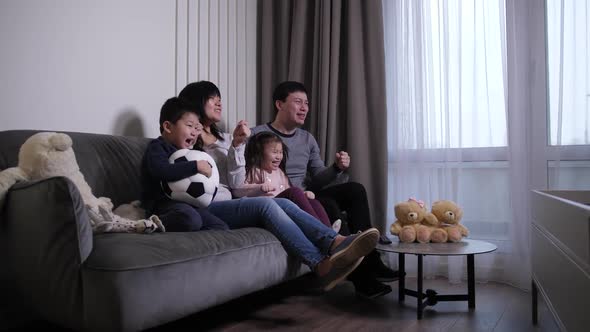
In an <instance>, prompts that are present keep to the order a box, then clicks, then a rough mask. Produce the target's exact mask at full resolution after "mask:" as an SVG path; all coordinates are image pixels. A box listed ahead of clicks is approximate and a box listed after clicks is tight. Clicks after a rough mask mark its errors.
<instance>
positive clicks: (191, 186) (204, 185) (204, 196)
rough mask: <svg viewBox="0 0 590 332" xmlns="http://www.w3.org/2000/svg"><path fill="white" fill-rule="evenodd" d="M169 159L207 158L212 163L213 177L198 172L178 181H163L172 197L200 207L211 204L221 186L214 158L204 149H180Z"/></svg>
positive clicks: (168, 194) (172, 161)
mask: <svg viewBox="0 0 590 332" xmlns="http://www.w3.org/2000/svg"><path fill="white" fill-rule="evenodd" d="M168 160H169V161H170V163H171V164H175V163H180V162H187V161H195V160H206V161H208V162H209V164H211V177H209V178H208V177H206V176H205V175H203V174H201V173H197V174H195V175H191V176H189V177H187V178H184V179H181V180H178V181H172V182H165V181H162V189H163V190H164V193H165V194H166V196H168V197H169V198H170V199H173V200H176V201H181V202H185V203H188V204H190V205H192V206H196V207H199V208H206V207H207V206H209V203H211V201H213V198H215V194H217V186H219V171H218V170H217V165H215V161H214V160H213V158H211V156H210V155H208V154H207V153H206V152H203V151H198V150H189V149H180V150H178V151H176V152H174V153H173V154H172V155H171V156H170V158H169V159H168Z"/></svg>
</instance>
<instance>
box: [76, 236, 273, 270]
mask: <svg viewBox="0 0 590 332" xmlns="http://www.w3.org/2000/svg"><path fill="white" fill-rule="evenodd" d="M248 247H276V248H278V249H280V248H282V245H281V244H280V242H279V241H278V239H277V238H276V237H274V236H273V235H272V234H271V233H270V232H268V231H266V230H263V229H260V228H243V229H238V230H230V231H200V232H166V233H152V234H133V233H110V234H97V235H95V236H94V248H93V250H92V252H91V254H90V256H89V257H88V259H87V261H86V263H85V267H86V268H90V269H98V270H111V271H118V270H121V271H123V270H133V269H145V268H150V267H156V266H161V265H167V264H175V263H180V262H187V261H192V260H200V259H203V258H207V257H210V256H219V255H223V254H225V253H228V252H232V251H236V250H243V249H244V248H248Z"/></svg>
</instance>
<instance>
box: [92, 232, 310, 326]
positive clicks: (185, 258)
mask: <svg viewBox="0 0 590 332" xmlns="http://www.w3.org/2000/svg"><path fill="white" fill-rule="evenodd" d="M306 272H309V268H308V267H307V266H305V265H303V264H301V263H300V262H299V261H298V260H296V259H294V258H293V257H292V256H289V255H287V252H286V251H285V250H284V248H283V246H282V245H281V243H280V242H279V241H278V240H277V239H276V237H274V236H273V235H272V234H271V233H270V232H268V231H266V230H264V229H261V228H243V229H238V230H231V231H200V232H187V233H172V232H167V233H154V234H101V235H95V237H94V248H93V250H92V253H91V254H90V256H89V257H88V259H87V260H86V262H84V266H83V270H82V278H83V280H84V286H83V287H84V306H85V308H84V312H85V319H84V320H85V325H86V326H87V327H91V328H90V329H91V330H96V331H107V330H125V331H127V330H128V331H136V330H143V329H146V328H149V327H152V326H157V325H160V324H163V323H166V322H170V321H172V320H176V319H179V318H181V317H184V316H187V315H190V314H191V313H194V312H197V311H200V310H203V309H205V308H208V307H211V306H214V305H217V304H220V303H224V302H226V301H229V300H231V299H234V298H237V297H240V296H242V295H245V294H249V293H252V292H255V291H259V290H262V289H265V288H267V287H270V286H274V285H277V284H279V283H281V282H284V281H287V280H289V279H293V278H295V277H297V276H299V275H302V274H304V273H306ZM105 317H108V319H105Z"/></svg>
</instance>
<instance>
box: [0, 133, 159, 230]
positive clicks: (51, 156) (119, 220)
mask: <svg viewBox="0 0 590 332" xmlns="http://www.w3.org/2000/svg"><path fill="white" fill-rule="evenodd" d="M56 176H64V177H67V178H68V179H70V180H71V181H72V182H73V183H74V184H75V185H76V187H77V188H78V191H79V192H80V195H81V196H82V199H83V201H84V204H85V205H86V207H87V209H88V213H89V216H90V220H91V223H92V229H93V230H94V232H136V233H152V232H155V231H162V232H163V231H164V230H165V229H164V226H163V225H162V222H161V221H160V219H159V218H158V217H157V216H151V217H150V218H148V219H140V220H130V219H127V218H123V217H120V216H118V215H116V214H114V213H113V203H112V202H111V200H110V199H109V198H107V197H96V196H94V195H93V194H92V189H91V188H90V186H89V185H88V183H87V182H86V180H85V179H84V175H83V174H82V172H80V168H79V166H78V162H77V161H76V156H75V154H74V150H73V149H72V139H71V138H70V136H68V135H66V134H62V133H54V132H41V133H37V134H35V135H33V136H31V137H29V138H28V139H27V140H26V141H25V143H23V145H22V146H21V148H20V151H19V154H18V167H12V168H9V169H6V170H3V171H2V172H1V173H0V202H1V200H2V198H3V197H4V195H5V194H6V192H7V191H8V189H9V188H10V187H11V186H12V185H14V184H15V183H16V182H20V181H35V180H41V179H46V178H50V177H56Z"/></svg>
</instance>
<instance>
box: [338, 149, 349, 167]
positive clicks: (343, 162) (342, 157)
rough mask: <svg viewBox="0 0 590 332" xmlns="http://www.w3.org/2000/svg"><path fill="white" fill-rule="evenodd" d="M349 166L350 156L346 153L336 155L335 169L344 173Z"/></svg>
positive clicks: (341, 152)
mask: <svg viewBox="0 0 590 332" xmlns="http://www.w3.org/2000/svg"><path fill="white" fill-rule="evenodd" d="M349 166H350V156H349V155H348V152H346V151H340V152H337V153H336V167H338V168H339V169H340V170H341V171H346V170H347V169H348V167H349Z"/></svg>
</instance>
